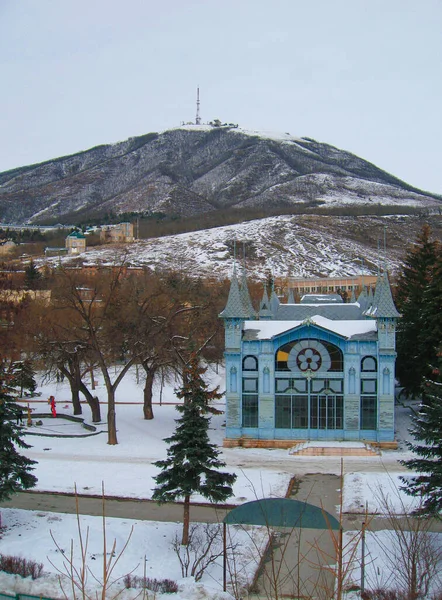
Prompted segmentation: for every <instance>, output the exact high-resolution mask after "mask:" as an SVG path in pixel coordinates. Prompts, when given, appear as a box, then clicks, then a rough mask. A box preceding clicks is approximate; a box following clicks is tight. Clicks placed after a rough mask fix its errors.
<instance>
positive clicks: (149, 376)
mask: <svg viewBox="0 0 442 600" xmlns="http://www.w3.org/2000/svg"><path fill="white" fill-rule="evenodd" d="M143 366H144V365H143ZM144 370H145V371H146V382H145V384H144V390H143V394H144V403H143V413H144V418H145V419H146V420H148V421H149V420H151V419H153V407H152V387H153V381H154V378H155V369H149V368H148V367H146V366H144Z"/></svg>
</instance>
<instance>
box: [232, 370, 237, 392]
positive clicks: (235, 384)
mask: <svg viewBox="0 0 442 600" xmlns="http://www.w3.org/2000/svg"><path fill="white" fill-rule="evenodd" d="M230 391H231V392H233V393H235V392H237V391H238V380H237V373H236V367H232V368H231V369H230Z"/></svg>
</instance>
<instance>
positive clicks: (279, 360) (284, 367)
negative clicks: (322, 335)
mask: <svg viewBox="0 0 442 600" xmlns="http://www.w3.org/2000/svg"><path fill="white" fill-rule="evenodd" d="M343 364H344V363H343V354H342V351H341V350H340V349H339V348H338V347H337V346H335V345H333V344H330V342H326V341H323V340H308V339H303V340H298V341H294V342H289V343H288V344H284V345H283V346H281V347H280V348H279V349H278V350H277V352H276V355H275V369H276V370H277V371H293V372H298V373H306V372H308V371H311V372H314V373H315V372H319V371H330V372H335V373H337V372H342V370H343Z"/></svg>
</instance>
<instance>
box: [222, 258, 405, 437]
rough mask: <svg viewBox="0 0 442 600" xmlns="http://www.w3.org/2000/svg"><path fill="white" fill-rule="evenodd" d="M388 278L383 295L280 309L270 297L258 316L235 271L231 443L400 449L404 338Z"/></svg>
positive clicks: (380, 283)
mask: <svg viewBox="0 0 442 600" xmlns="http://www.w3.org/2000/svg"><path fill="white" fill-rule="evenodd" d="M399 316H400V315H399V313H398V312H397V310H396V307H395V306H394V302H393V298H392V295H391V289H390V284H389V281H388V277H387V274H386V273H384V274H383V275H382V276H379V277H378V280H377V283H376V288H375V293H374V295H373V293H372V291H371V289H370V290H369V292H368V293H367V291H366V289H364V290H363V291H362V293H361V294H360V296H359V298H358V299H357V300H355V298H354V296H353V297H352V299H351V301H350V302H349V303H344V302H342V299H341V298H340V297H339V296H337V295H333V296H332V297H330V298H328V297H327V295H319V294H316V295H315V296H312V297H308V296H304V297H303V299H302V300H301V303H299V304H295V303H294V301H293V295H292V294H290V295H289V298H288V302H287V303H281V302H280V300H279V299H278V298H277V296H276V294H275V292H274V291H272V293H271V296H270V298H269V296H268V293H267V290H266V289H265V290H264V293H263V298H262V300H261V304H260V308H259V311H257V312H255V310H254V308H253V306H252V303H251V300H250V296H249V292H248V288H247V282H246V279H245V277H244V276H243V277H242V280H241V285H240V284H239V282H238V277H237V274H236V269H235V271H234V273H233V277H232V281H231V288H230V293H229V297H228V301H227V305H226V307H225V309H224V310H223V312H222V313H221V314H220V317H221V318H222V319H223V320H224V323H225V359H226V440H225V445H228V446H235V445H249V446H253V445H259V446H268V447H285V446H290V445H293V444H294V443H295V442H298V441H306V440H315V441H316V440H317V441H319V440H324V441H326V440H328V441H331V440H343V441H355V440H358V441H368V442H376V443H379V444H381V445H390V444H392V442H394V382H395V361H396V351H395V333H396V321H397V318H398V317H399Z"/></svg>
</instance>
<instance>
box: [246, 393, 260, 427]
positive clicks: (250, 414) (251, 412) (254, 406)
mask: <svg viewBox="0 0 442 600" xmlns="http://www.w3.org/2000/svg"><path fill="white" fill-rule="evenodd" d="M242 426H243V427H258V395H257V394H243V397H242Z"/></svg>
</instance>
